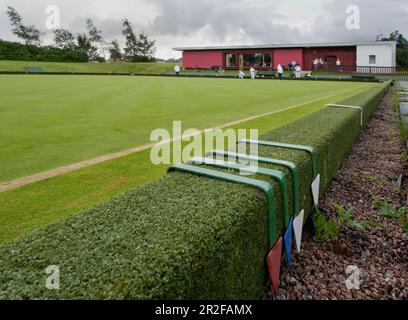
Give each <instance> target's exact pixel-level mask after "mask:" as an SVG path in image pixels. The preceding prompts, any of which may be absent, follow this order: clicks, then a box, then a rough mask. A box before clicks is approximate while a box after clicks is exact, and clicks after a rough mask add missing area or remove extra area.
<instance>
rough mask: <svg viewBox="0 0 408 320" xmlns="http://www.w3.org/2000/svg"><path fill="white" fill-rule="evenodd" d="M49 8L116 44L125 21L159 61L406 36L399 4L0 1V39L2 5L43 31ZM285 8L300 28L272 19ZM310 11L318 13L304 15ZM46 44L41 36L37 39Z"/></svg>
mask: <svg viewBox="0 0 408 320" xmlns="http://www.w3.org/2000/svg"><path fill="white" fill-rule="evenodd" d="M49 4H55V5H58V6H59V7H60V9H61V23H62V26H63V27H65V28H70V29H72V30H73V31H74V32H84V31H85V19H86V18H87V17H91V18H93V19H94V21H95V24H96V25H97V27H98V28H100V29H102V31H103V35H104V37H105V38H106V40H111V39H112V38H118V39H119V41H120V42H121V43H123V42H124V39H123V37H122V35H121V29H122V28H121V20H122V19H123V18H125V17H127V18H128V19H129V20H130V21H132V22H133V24H134V28H135V30H136V31H137V32H139V31H142V30H144V31H146V32H147V33H148V34H149V35H151V36H152V37H153V38H155V39H157V47H158V53H159V56H160V55H161V54H163V55H170V54H175V53H172V51H171V48H172V47H175V46H179V45H214V44H225V45H232V44H237V45H239V44H264V43H283V42H286V43H290V42H292V43H293V42H319V41H347V40H374V39H375V36H376V35H377V34H380V33H383V34H388V33H390V32H391V31H393V30H396V29H398V30H400V31H401V32H403V33H404V34H406V35H408V2H407V0H386V1H384V0H310V1H302V0H291V1H287V0H257V1H253V0H235V1H231V0H116V1H110V0H89V1H79V0H53V1H50V0H35V1H32V0H0V38H3V39H9V40H15V37H14V36H13V35H12V34H11V32H10V26H9V24H8V19H7V16H6V15H5V8H6V6H7V5H12V6H14V7H16V9H17V10H18V11H19V12H20V13H21V14H22V15H23V17H24V21H25V23H27V24H35V25H36V26H37V27H39V28H40V29H41V30H42V31H44V32H45V31H46V30H45V26H44V23H45V19H46V14H45V8H46V6H47V5H49ZM349 4H356V5H358V6H359V7H360V11H361V29H360V30H358V31H355V30H353V31H350V30H347V29H346V27H345V19H346V13H345V9H346V7H347V5H349ZM285 6H286V10H287V11H286V13H285V14H287V15H288V16H289V15H290V17H291V18H292V22H293V17H294V16H296V17H297V16H299V17H300V18H299V19H300V20H303V21H300V25H302V23H303V22H304V23H305V25H307V26H308V27H309V28H301V27H300V26H299V25H297V24H296V25H292V26H290V25H289V24H288V23H287V21H288V19H287V18H288V17H286V16H285V15H284V14H282V13H280V12H281V11H280V8H282V7H285ZM288 7H289V10H288V9H287V8H288ZM310 7H313V8H315V7H316V8H318V9H316V12H313V11H312V12H311V11H310V10H308V9H310ZM319 8H320V9H319ZM292 11H293V13H294V14H295V15H292ZM305 12H306V13H307V14H299V15H296V14H297V13H305ZM309 15H310V18H309V17H308V16H309ZM51 38H52V36H51V34H50V32H49V31H48V35H47V36H44V39H46V40H48V41H50V40H51ZM163 55H162V56H163Z"/></svg>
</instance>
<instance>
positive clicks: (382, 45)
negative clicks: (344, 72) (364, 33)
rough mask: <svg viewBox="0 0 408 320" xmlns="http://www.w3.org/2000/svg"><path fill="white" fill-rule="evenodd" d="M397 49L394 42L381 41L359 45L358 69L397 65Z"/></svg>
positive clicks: (393, 66)
mask: <svg viewBox="0 0 408 320" xmlns="http://www.w3.org/2000/svg"><path fill="white" fill-rule="evenodd" d="M396 56H397V47H396V43H395V42H394V41H380V42H371V43H361V44H357V61H356V65H357V68H358V67H363V66H364V67H387V68H395V67H396V65H397V61H396V60H397V59H396Z"/></svg>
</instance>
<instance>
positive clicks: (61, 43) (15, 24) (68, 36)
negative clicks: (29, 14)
mask: <svg viewBox="0 0 408 320" xmlns="http://www.w3.org/2000/svg"><path fill="white" fill-rule="evenodd" d="M7 16H8V18H9V20H10V24H11V27H12V32H13V34H15V35H16V36H17V37H18V38H19V39H21V40H22V41H23V42H24V44H25V46H26V49H27V52H28V54H30V53H34V52H37V53H38V52H43V51H44V52H47V55H45V56H48V51H50V50H51V51H53V52H54V56H55V54H56V52H57V51H58V49H59V50H60V51H59V52H60V53H61V55H62V54H64V57H62V56H61V61H67V60H69V59H70V58H72V61H100V62H102V61H105V60H106V57H107V53H108V52H109V55H110V58H111V59H112V60H117V61H121V60H125V61H130V62H150V61H155V58H154V54H155V52H156V47H155V44H156V41H155V40H151V39H150V38H149V37H148V35H147V34H146V33H145V32H143V31H142V32H140V33H139V34H136V33H135V31H134V30H133V27H132V25H131V23H130V22H129V20H128V19H126V18H125V19H123V20H122V27H123V30H122V34H123V36H124V37H125V39H126V46H125V48H123V50H122V48H121V47H120V44H119V41H118V40H117V39H114V40H112V41H110V42H107V41H105V39H104V38H103V35H102V30H99V29H98V28H97V27H96V26H95V23H94V21H93V20H92V19H87V20H86V32H83V33H77V34H74V33H73V32H71V31H69V30H68V29H64V28H58V29H55V30H54V44H53V45H52V46H42V43H41V35H42V34H41V32H40V30H39V29H38V28H37V27H36V26H34V25H31V26H27V25H25V24H24V21H23V18H22V16H21V15H20V14H19V13H18V12H17V10H16V9H14V8H13V7H10V6H9V7H7ZM0 44H2V46H3V50H2V51H5V50H4V48H8V49H10V48H12V47H13V48H15V49H17V48H18V50H20V51H21V52H23V51H24V50H23V49H22V48H21V47H20V46H21V45H20V46H18V45H16V44H14V45H13V44H12V43H10V42H5V41H2V42H0ZM41 48H43V49H46V50H42V51H41ZM56 50H57V51H56ZM6 51H7V50H6ZM22 54H23V53H22ZM23 55H26V54H25V53H24V54H23ZM54 58H55V57H54ZM41 60H43V61H45V60H44V59H41ZM52 60H53V61H55V59H52Z"/></svg>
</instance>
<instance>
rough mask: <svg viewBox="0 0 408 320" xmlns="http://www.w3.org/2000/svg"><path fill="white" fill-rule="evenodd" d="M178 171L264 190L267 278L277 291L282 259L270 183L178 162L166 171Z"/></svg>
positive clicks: (280, 241)
mask: <svg viewBox="0 0 408 320" xmlns="http://www.w3.org/2000/svg"><path fill="white" fill-rule="evenodd" d="M173 171H180V172H186V173H191V174H196V175H199V176H204V177H209V178H213V179H219V180H224V181H229V182H236V183H241V184H245V185H249V186H252V187H255V188H258V189H260V190H262V191H263V192H265V195H266V198H267V200H268V219H269V244H270V247H271V250H270V252H269V254H268V257H267V261H266V262H267V269H268V273H269V280H270V281H271V284H272V287H273V288H274V291H275V293H278V291H279V286H280V269H281V261H282V244H283V240H282V237H278V235H277V230H276V204H275V192H274V189H273V187H272V185H271V184H269V183H267V182H265V181H260V180H255V179H250V178H247V177H242V176H237V175H233V174H229V173H224V172H220V171H215V170H209V169H205V168H199V167H196V166H192V165H186V164H178V165H173V166H170V167H169V168H168V170H167V172H173Z"/></svg>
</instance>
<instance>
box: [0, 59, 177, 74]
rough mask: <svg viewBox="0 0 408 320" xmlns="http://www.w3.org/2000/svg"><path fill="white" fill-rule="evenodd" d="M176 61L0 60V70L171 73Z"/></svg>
mask: <svg viewBox="0 0 408 320" xmlns="http://www.w3.org/2000/svg"><path fill="white" fill-rule="evenodd" d="M174 66H175V63H164V62H157V63H145V62H140V63H128V62H114V63H66V62H40V61H38V62H37V61H7V60H0V71H13V72H16V71H24V68H25V67H41V69H42V70H43V71H44V72H91V73H130V72H134V73H149V74H159V73H169V72H173V71H174Z"/></svg>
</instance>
